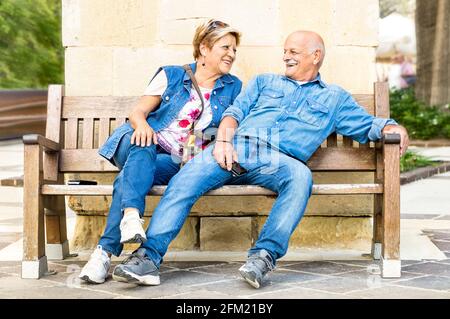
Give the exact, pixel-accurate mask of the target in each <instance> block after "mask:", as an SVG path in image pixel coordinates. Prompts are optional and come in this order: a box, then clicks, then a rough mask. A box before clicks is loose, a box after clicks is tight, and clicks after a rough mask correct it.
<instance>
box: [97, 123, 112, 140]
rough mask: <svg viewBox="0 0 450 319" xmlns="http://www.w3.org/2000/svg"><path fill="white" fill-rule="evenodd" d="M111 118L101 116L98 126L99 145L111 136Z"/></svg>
mask: <svg viewBox="0 0 450 319" xmlns="http://www.w3.org/2000/svg"><path fill="white" fill-rule="evenodd" d="M109 124H110V123H109V119H108V118H101V119H100V123H99V126H98V145H103V143H105V141H106V140H107V139H108V137H109Z"/></svg>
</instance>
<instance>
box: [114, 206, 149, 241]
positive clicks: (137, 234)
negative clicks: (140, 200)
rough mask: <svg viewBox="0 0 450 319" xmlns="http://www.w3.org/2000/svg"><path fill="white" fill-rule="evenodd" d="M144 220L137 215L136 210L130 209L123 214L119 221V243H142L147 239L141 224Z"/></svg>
mask: <svg viewBox="0 0 450 319" xmlns="http://www.w3.org/2000/svg"><path fill="white" fill-rule="evenodd" d="M143 224H144V220H143V219H141V217H140V216H139V212H138V211H131V212H129V213H127V214H125V215H124V216H123V218H122V220H121V221H120V236H121V238H120V243H121V244H125V243H141V244H142V243H144V242H145V241H146V240H147V236H145V232H144V229H143V228H142V225H143Z"/></svg>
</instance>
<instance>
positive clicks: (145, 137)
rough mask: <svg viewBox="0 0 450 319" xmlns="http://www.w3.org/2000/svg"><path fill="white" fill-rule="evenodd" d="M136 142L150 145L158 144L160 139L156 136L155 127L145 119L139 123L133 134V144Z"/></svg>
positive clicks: (140, 144)
mask: <svg viewBox="0 0 450 319" xmlns="http://www.w3.org/2000/svg"><path fill="white" fill-rule="evenodd" d="M135 142H136V146H142V147H145V146H150V145H152V142H153V144H158V139H157V137H156V134H155V132H154V131H153V129H152V128H151V127H150V125H148V123H147V122H146V121H145V122H143V123H142V124H139V125H138V126H137V127H136V129H135V130H134V132H133V135H131V144H134V143H135Z"/></svg>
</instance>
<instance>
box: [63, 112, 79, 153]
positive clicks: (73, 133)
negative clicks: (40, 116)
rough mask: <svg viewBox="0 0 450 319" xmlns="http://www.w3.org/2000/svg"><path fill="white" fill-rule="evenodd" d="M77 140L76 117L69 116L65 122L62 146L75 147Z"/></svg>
mask: <svg viewBox="0 0 450 319" xmlns="http://www.w3.org/2000/svg"><path fill="white" fill-rule="evenodd" d="M77 141H78V119H76V118H70V119H68V120H67V122H66V132H65V134H64V148H67V149H75V148H77Z"/></svg>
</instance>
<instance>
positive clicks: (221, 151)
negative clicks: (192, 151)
mask: <svg viewBox="0 0 450 319" xmlns="http://www.w3.org/2000/svg"><path fill="white" fill-rule="evenodd" d="M213 156H214V158H215V159H216V161H217V163H219V165H220V167H222V168H223V169H226V170H228V171H231V166H232V165H233V161H234V162H237V161H238V157H237V153H236V151H235V150H234V147H233V144H231V143H230V142H224V141H216V145H215V146H214V150H213Z"/></svg>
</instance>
